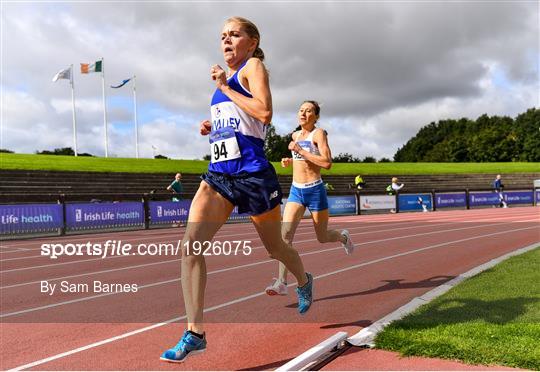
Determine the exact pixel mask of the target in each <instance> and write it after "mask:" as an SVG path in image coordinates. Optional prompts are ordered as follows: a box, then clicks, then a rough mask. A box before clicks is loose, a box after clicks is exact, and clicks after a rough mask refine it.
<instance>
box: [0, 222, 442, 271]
mask: <svg viewBox="0 0 540 372" xmlns="http://www.w3.org/2000/svg"><path fill="white" fill-rule="evenodd" d="M413 223H415V224H418V222H413ZM447 224H449V223H440V224H434V225H425V224H421V225H418V226H405V227H398V228H391V229H386V230H369V231H366V232H362V234H374V233H379V232H383V231H394V230H404V229H410V228H415V227H418V228H421V227H428V226H429V227H433V226H441V225H447ZM394 225H396V224H390V225H386V226H385V227H388V226H394ZM397 225H402V223H400V224H397ZM330 227H331V226H330ZM371 227H373V226H368V227H365V226H357V227H349V228H348V229H349V230H368V229H369V228H371ZM304 230H307V229H304ZM308 234H310V235H313V229H310V231H305V232H297V233H295V234H294V235H295V237H296V236H299V235H308ZM238 236H241V237H243V238H244V239H243V240H245V233H237V234H234V235H228V237H238ZM256 239H257V240H258V239H259V236H258V235H256ZM178 240H179V239H176V240H171V241H162V242H159V243H161V244H173V243H177V242H178ZM213 240H216V238H214V239H213ZM122 243H124V241H122ZM39 257H42V258H46V256H42V255H35V256H25V257H13V258H4V259H0V262H6V261H19V260H26V259H31V258H39ZM25 268H31V266H28V267H25Z"/></svg>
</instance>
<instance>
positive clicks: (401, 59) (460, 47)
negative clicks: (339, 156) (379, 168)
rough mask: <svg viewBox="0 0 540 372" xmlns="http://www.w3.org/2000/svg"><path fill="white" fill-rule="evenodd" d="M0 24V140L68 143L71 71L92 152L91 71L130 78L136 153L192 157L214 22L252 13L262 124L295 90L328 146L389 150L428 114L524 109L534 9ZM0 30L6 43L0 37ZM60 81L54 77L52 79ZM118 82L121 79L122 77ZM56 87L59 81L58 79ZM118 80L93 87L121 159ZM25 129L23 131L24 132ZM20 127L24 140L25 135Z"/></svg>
mask: <svg viewBox="0 0 540 372" xmlns="http://www.w3.org/2000/svg"><path fill="white" fill-rule="evenodd" d="M3 9H4V14H3V19H2V21H3V22H4V24H3V33H2V36H1V37H2V43H3V48H4V49H3V52H4V54H3V59H2V61H1V62H2V73H3V75H2V76H3V81H2V87H3V89H4V92H5V94H4V99H3V102H2V104H3V113H2V118H3V128H2V133H1V135H2V142H3V147H7V148H10V149H12V150H15V151H17V152H33V151H34V150H37V149H45V148H47V149H50V148H52V147H53V146H57V147H58V146H71V141H72V140H71V138H72V137H71V120H72V119H71V96H70V92H69V87H67V86H66V87H63V86H60V85H63V84H60V82H59V83H56V84H55V83H51V81H50V80H51V78H52V76H54V74H55V73H56V72H57V71H58V70H59V69H61V68H65V67H67V66H68V65H69V64H73V65H74V70H75V71H76V72H75V95H76V103H77V126H78V130H79V139H80V140H79V145H80V146H79V147H80V149H82V150H81V151H84V152H91V153H94V154H97V155H102V154H103V144H102V143H103V138H102V137H103V136H102V134H103V113H102V111H101V110H102V103H101V99H102V96H101V94H102V91H101V89H102V88H101V84H102V81H101V75H100V74H88V75H86V76H82V75H80V73H79V72H78V68H79V63H80V62H94V61H95V60H97V59H99V58H101V57H104V59H105V63H104V66H105V76H106V84H107V86H108V85H111V84H115V83H117V82H119V81H121V80H122V79H125V78H128V77H130V76H132V75H133V74H136V75H137V98H138V104H139V125H140V130H141V136H140V138H141V154H142V155H143V156H147V157H149V156H152V149H151V144H154V145H156V146H158V147H159V152H161V153H163V154H164V155H167V156H172V157H186V158H187V157H192V158H201V157H202V156H203V155H204V154H206V153H208V151H207V141H206V139H204V138H201V137H200V136H199V135H198V128H197V126H198V125H197V122H198V121H199V120H201V119H205V118H207V117H208V106H209V101H210V96H211V94H212V91H213V89H214V85H213V83H212V82H211V81H210V79H209V73H208V70H209V66H211V65H212V64H214V63H223V62H222V57H221V55H220V52H219V32H220V29H221V25H222V23H223V21H224V19H226V18H227V17H229V16H232V15H236V14H240V15H243V16H246V17H248V18H250V19H252V20H253V21H254V22H255V23H256V24H257V25H258V26H259V29H260V30H261V34H262V42H261V46H262V48H263V50H264V51H265V53H266V55H267V61H266V63H267V66H268V68H269V70H270V76H271V87H272V94H273V101H274V120H273V122H274V124H275V125H276V127H277V130H278V132H280V133H286V132H288V131H291V130H292V129H294V127H296V110H297V108H298V105H299V104H300V103H301V102H302V101H303V100H304V99H315V100H318V101H320V102H321V103H322V104H323V106H322V117H321V124H323V125H324V126H328V130H329V133H330V144H331V145H332V146H334V147H335V149H334V152H338V153H339V152H349V153H353V154H354V155H356V156H360V157H364V156H367V155H373V156H376V157H378V158H380V157H382V156H386V157H392V156H393V154H394V153H395V151H396V150H397V148H398V147H399V146H402V145H403V144H404V143H405V142H406V141H407V140H408V139H409V138H410V136H412V135H414V134H415V133H416V132H417V130H418V129H419V128H420V127H421V126H423V125H425V124H428V123H429V122H430V121H437V120H440V119H444V118H449V117H451V118H459V117H463V116H468V117H470V118H475V117H477V116H479V115H481V114H483V113H487V114H489V115H495V114H497V115H510V116H514V115H516V114H517V113H520V112H523V111H525V110H526V109H527V108H530V107H533V106H538V105H539V90H538V86H539V78H538V75H539V69H538V61H539V56H540V53H539V50H538V48H539V31H540V30H539V26H538V25H539V23H538V20H539V11H538V10H539V8H538V3H534V2H531V3H526V2H522V3H503V2H493V3H487V2H471V3H467V2H449V3H445V2H433V3H426V2H420V3H418V2H410V3H403V2H399V3H395V2H390V3H388V2H384V3H380V4H379V3H371V2H367V3H366V2H358V3H331V2H328V3H294V2H293V3H263V4H246V3H226V4H225V3H223V4H221V3H202V4H198V3H163V2H161V3H159V2H158V3H142V2H139V3H129V4H123V3H118V2H110V3H104V2H100V3H75V2H71V3H53V2H51V3H20V4H18V3H7V4H4V8H3ZM8 35H9V36H8ZM63 82H64V83H65V82H66V81H63ZM130 84H131V83H130ZM66 85H67V84H66ZM131 95H132V90H131V85H130V86H126V87H124V88H122V89H119V90H117V91H112V90H111V89H109V88H107V97H108V103H107V107H108V117H109V123H110V124H111V125H110V136H111V139H110V143H111V152H112V153H114V154H116V155H118V156H131V154H134V150H133V146H134V142H133V141H134V140H133V137H134V136H133V128H132V125H133V124H132V116H133V112H132V107H131V105H132V103H131V99H132V98H131ZM25 133H26V136H25V135H24V134H25ZM29 133H31V134H32V137H34V136H35V138H33V140H32V141H28V134H29Z"/></svg>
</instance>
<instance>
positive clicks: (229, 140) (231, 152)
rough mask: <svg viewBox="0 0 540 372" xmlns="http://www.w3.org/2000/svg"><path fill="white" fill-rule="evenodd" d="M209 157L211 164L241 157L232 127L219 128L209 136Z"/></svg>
mask: <svg viewBox="0 0 540 372" xmlns="http://www.w3.org/2000/svg"><path fill="white" fill-rule="evenodd" d="M210 156H211V162H212V163H219V162H220V161H225V160H232V159H238V158H239V157H241V156H242V155H241V154H240V147H239V146H238V141H237V140H236V135H235V133H234V128H233V127H225V128H221V129H218V130H217V131H215V132H212V133H211V134H210Z"/></svg>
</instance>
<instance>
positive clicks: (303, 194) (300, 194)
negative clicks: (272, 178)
mask: <svg viewBox="0 0 540 372" xmlns="http://www.w3.org/2000/svg"><path fill="white" fill-rule="evenodd" d="M314 183H315V185H314V186H309V183H308V184H305V185H304V186H307V187H297V186H295V185H294V183H293V184H292V186H291V191H290V193H289V199H288V200H287V201H289V202H294V203H298V204H302V205H303V206H304V207H306V208H308V209H309V210H310V211H315V212H317V211H323V210H325V209H328V196H327V195H326V189H325V188H324V184H323V182H322V180H320V182H319V181H315V182H314Z"/></svg>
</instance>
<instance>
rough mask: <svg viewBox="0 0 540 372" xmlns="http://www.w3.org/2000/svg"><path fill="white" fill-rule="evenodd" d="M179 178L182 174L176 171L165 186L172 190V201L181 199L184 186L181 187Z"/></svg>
mask: <svg viewBox="0 0 540 372" xmlns="http://www.w3.org/2000/svg"><path fill="white" fill-rule="evenodd" d="M181 179H182V174H180V173H176V176H174V181H173V182H172V183H171V184H170V185H169V186H167V190H168V191H172V193H173V194H174V196H173V198H172V201H175V202H179V201H180V200H182V191H184V188H183V187H182V182H180V180H181Z"/></svg>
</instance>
